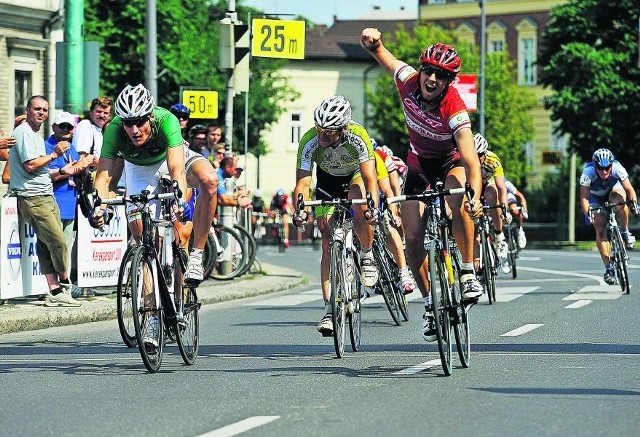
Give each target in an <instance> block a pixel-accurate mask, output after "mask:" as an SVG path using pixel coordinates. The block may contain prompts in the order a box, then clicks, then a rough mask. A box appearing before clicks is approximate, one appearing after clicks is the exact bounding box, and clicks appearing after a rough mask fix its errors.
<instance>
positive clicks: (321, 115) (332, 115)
mask: <svg viewBox="0 0 640 437" xmlns="http://www.w3.org/2000/svg"><path fill="white" fill-rule="evenodd" d="M313 120H314V121H315V123H316V125H317V126H319V127H320V128H321V129H335V130H338V129H340V128H343V127H345V126H346V125H348V124H349V122H350V121H351V103H349V101H348V100H347V99H346V98H345V97H344V96H333V97H329V98H328V99H325V100H323V101H322V103H320V106H318V107H317V108H316V110H315V112H314V113H313Z"/></svg>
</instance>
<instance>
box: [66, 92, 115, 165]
mask: <svg viewBox="0 0 640 437" xmlns="http://www.w3.org/2000/svg"><path fill="white" fill-rule="evenodd" d="M112 106H113V101H112V100H111V98H109V97H105V96H103V97H96V98H95V99H93V100H92V101H91V106H90V107H89V118H86V119H84V120H82V121H80V123H78V125H77V126H76V128H75V129H74V132H73V141H72V142H71V143H72V144H73V147H74V148H75V149H76V150H77V151H78V155H79V156H80V157H82V156H84V155H90V156H91V159H92V162H91V167H93V168H95V167H97V166H98V158H100V150H102V128H103V127H104V125H105V123H107V122H108V121H109V119H110V118H111V107H112Z"/></svg>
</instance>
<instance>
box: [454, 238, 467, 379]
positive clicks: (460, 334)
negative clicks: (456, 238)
mask: <svg viewBox="0 0 640 437" xmlns="http://www.w3.org/2000/svg"><path fill="white" fill-rule="evenodd" d="M450 256H451V265H452V267H453V278H454V281H453V286H452V287H451V299H452V301H451V307H452V314H451V325H452V326H453V333H454V335H455V338H456V349H457V350H458V357H459V358H460V364H462V367H469V360H470V358H471V340H470V339H469V319H468V313H467V307H466V306H465V305H464V303H463V302H462V288H461V286H460V261H459V260H460V252H459V249H456V250H455V251H453V252H452V253H450Z"/></svg>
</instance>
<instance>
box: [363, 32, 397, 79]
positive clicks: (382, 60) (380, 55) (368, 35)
mask: <svg viewBox="0 0 640 437" xmlns="http://www.w3.org/2000/svg"><path fill="white" fill-rule="evenodd" d="M381 38H382V34H381V33H380V31H379V30H378V29H374V28H370V27H368V28H366V29H363V30H362V33H361V34H360V45H361V46H362V48H364V49H365V50H367V51H368V52H369V53H371V56H373V57H374V59H375V60H376V61H378V64H380V66H381V67H382V68H383V69H384V70H385V71H386V72H387V73H389V74H391V75H393V72H394V71H395V70H396V68H397V67H398V65H400V64H401V61H399V60H398V59H396V57H395V56H393V54H392V53H391V52H390V51H389V50H388V49H387V48H386V47H385V46H384V44H382V39H381Z"/></svg>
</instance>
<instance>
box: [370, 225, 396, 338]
mask: <svg viewBox="0 0 640 437" xmlns="http://www.w3.org/2000/svg"><path fill="white" fill-rule="evenodd" d="M375 238H376V239H375V240H374V243H373V253H374V256H375V259H376V263H377V264H378V275H379V278H378V282H377V283H376V285H375V287H376V288H377V289H378V291H380V294H382V297H383V298H384V303H385V304H386V306H387V309H388V310H389V314H391V319H392V320H393V323H395V324H396V325H397V326H400V309H399V308H398V305H397V303H396V299H395V297H394V292H393V287H395V286H396V283H395V281H394V278H393V277H392V275H391V269H390V266H389V260H388V259H387V255H386V253H385V248H384V246H383V243H382V242H381V241H380V236H379V235H376V237H375Z"/></svg>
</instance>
